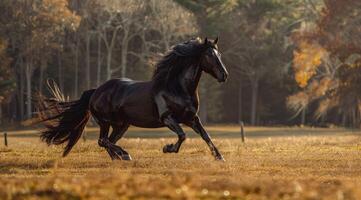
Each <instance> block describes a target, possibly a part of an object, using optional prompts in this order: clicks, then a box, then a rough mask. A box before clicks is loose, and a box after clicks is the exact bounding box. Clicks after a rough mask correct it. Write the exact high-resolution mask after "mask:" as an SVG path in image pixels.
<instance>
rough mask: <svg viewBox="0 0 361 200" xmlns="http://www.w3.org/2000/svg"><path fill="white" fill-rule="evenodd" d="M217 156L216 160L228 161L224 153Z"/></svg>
mask: <svg viewBox="0 0 361 200" xmlns="http://www.w3.org/2000/svg"><path fill="white" fill-rule="evenodd" d="M215 158H216V160H219V161H223V162H225V161H226V160H225V159H224V158H223V156H222V155H217V156H216V157H215Z"/></svg>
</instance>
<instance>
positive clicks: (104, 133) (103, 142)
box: [98, 123, 117, 160]
mask: <svg viewBox="0 0 361 200" xmlns="http://www.w3.org/2000/svg"><path fill="white" fill-rule="evenodd" d="M99 126H100V135H99V139H98V144H99V146H101V147H104V148H105V149H106V150H107V152H108V154H109V155H110V157H111V158H112V160H114V159H116V158H117V154H116V153H114V152H113V151H111V150H110V149H109V144H110V142H109V139H108V133H109V127H110V125H109V124H108V123H99Z"/></svg>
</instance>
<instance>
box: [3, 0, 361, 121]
mask: <svg viewBox="0 0 361 200" xmlns="http://www.w3.org/2000/svg"><path fill="white" fill-rule="evenodd" d="M360 8H361V7H360V4H359V3H355V2H354V1H352V0H293V1H284V0H220V1H213V0H205V1H192V0H148V1H142V0H131V1H129V0H2V1H1V2H0V11H1V13H0V16H1V17H0V25H1V28H0V103H1V106H0V107H1V109H0V119H1V123H2V124H4V125H11V124H13V125H16V124H18V123H19V122H21V121H23V120H26V119H28V118H30V117H31V116H32V115H33V113H34V112H36V109H35V108H34V102H33V101H32V99H33V95H35V94H36V93H37V92H40V93H45V94H46V93H47V92H48V91H47V90H46V80H47V79H49V78H50V79H54V80H55V81H56V82H57V83H58V84H59V87H60V89H61V90H62V91H64V93H65V95H66V96H68V97H69V98H70V99H76V98H78V97H79V95H80V94H81V92H82V91H83V90H87V89H89V88H94V87H97V86H99V85H100V84H102V83H103V82H104V81H106V80H109V79H111V78H118V77H129V78H132V79H137V80H147V79H150V78H151V76H152V71H153V70H154V66H155V63H156V62H157V61H158V60H159V59H160V58H161V57H162V55H164V53H166V52H167V50H168V49H170V48H171V46H172V45H174V44H176V43H179V42H182V41H186V40H189V39H191V38H194V37H197V36H201V37H206V36H208V37H210V38H212V37H216V36H219V37H220V43H219V46H220V52H221V53H222V58H223V60H224V62H225V64H226V66H227V67H228V69H229V71H230V74H231V76H230V79H229V81H228V82H227V83H226V84H224V85H219V84H218V83H216V82H215V81H214V80H212V78H210V77H209V76H204V78H202V81H201V84H200V88H199V90H200V98H201V102H202V103H201V107H200V116H201V118H202V119H203V121H205V122H208V123H237V122H238V121H244V122H246V123H247V124H252V125H273V124H300V123H302V124H312V125H324V124H327V123H335V124H339V125H344V126H357V125H358V124H359V122H360V116H361V115H360V112H361V101H360V99H359V97H360V92H361V90H360V89H359V87H360V86H359V84H357V83H361V81H360V75H359V73H357V72H359V71H358V70H359V69H360V67H359V63H360V60H359V55H360V54H359V53H360V52H359V46H360V45H359V41H360V40H359V39H360V34H359V29H358V28H356V27H357V26H358V25H359V23H360V19H361V17H360V11H359V10H360ZM340 30H342V31H340ZM357 81H358V82H357Z"/></svg>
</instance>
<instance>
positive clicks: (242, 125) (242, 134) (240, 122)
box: [239, 121, 244, 143]
mask: <svg viewBox="0 0 361 200" xmlns="http://www.w3.org/2000/svg"><path fill="white" fill-rule="evenodd" d="M239 126H240V127H241V136H242V142H243V143H244V124H243V122H242V121H239Z"/></svg>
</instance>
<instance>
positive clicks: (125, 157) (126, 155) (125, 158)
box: [121, 154, 132, 160]
mask: <svg viewBox="0 0 361 200" xmlns="http://www.w3.org/2000/svg"><path fill="white" fill-rule="evenodd" d="M121 157H122V160H132V157H131V156H130V155H129V154H123V155H122V156H121Z"/></svg>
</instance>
